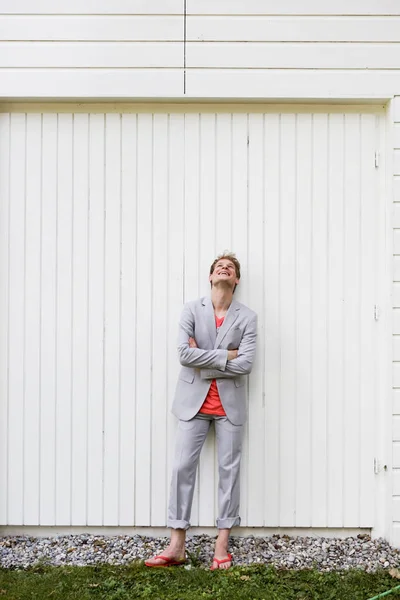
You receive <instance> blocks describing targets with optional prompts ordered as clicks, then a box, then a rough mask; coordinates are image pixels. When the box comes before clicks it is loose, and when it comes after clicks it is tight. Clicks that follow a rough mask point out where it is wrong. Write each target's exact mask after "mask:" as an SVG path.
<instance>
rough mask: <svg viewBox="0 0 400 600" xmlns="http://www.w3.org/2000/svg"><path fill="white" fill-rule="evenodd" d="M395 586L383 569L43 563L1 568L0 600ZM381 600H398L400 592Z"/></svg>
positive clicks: (248, 597)
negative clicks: (218, 568)
mask: <svg viewBox="0 0 400 600" xmlns="http://www.w3.org/2000/svg"><path fill="white" fill-rule="evenodd" d="M399 584H400V581H399V580H398V579H393V578H392V577H391V576H390V575H389V573H388V572H387V571H383V570H382V571H380V572H377V573H365V572H363V571H361V570H359V569H353V570H351V571H342V572H330V573H322V572H320V571H316V570H302V571H293V570H283V569H276V568H274V567H272V566H265V565H252V566H248V567H234V568H232V569H230V570H228V571H218V572H212V571H209V570H206V569H204V568H198V567H192V568H191V569H190V570H186V569H184V568H183V567H172V568H169V569H149V568H147V567H145V566H143V564H141V563H132V564H131V565H130V566H111V565H98V566H87V567H71V566H65V567H51V566H47V565H45V564H42V565H38V566H35V567H32V568H30V569H27V570H10V569H0V600H2V599H3V598H4V599H5V600H28V599H29V600H42V599H43V600H100V599H107V600H126V599H128V598H148V599H150V600H164V599H165V600H167V599H168V600H181V599H184V600H199V599H209V600H211V599H212V600H261V599H264V600H333V599H335V600H336V599H338V600H339V599H340V600H367V599H368V598H371V597H372V596H374V595H377V594H379V593H381V592H384V591H386V590H388V589H391V588H393V587H395V586H396V585H399ZM386 598H387V599H388V600H392V599H393V600H394V599H395V598H397V599H399V598H400V593H399V592H396V593H393V594H391V595H390V596H387V597H386Z"/></svg>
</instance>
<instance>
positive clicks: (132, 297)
mask: <svg viewBox="0 0 400 600" xmlns="http://www.w3.org/2000/svg"><path fill="white" fill-rule="evenodd" d="M136 121H137V116H136V115H128V114H125V115H122V156H121V169H122V182H121V185H122V189H121V199H122V203H121V373H120V386H121V412H120V424H121V431H120V469H121V477H120V481H119V490H120V492H119V497H120V504H119V524H120V525H133V524H134V514H135V513H134V511H135V507H134V498H135V494H134V489H135V487H134V486H135V471H134V467H135V401H136V398H135V379H136V372H135V366H136V354H135V334H136V332H135V320H136V280H135V271H134V265H135V263H136V254H137V247H136V229H137V228H136V204H137V196H136V180H137V170H136V167H137V145H136V144H137V137H136ZM163 524H165V523H163Z"/></svg>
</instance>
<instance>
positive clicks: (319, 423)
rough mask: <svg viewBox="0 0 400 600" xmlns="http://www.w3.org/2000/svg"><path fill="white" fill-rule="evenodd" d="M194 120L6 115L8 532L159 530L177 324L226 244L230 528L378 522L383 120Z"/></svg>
mask: <svg viewBox="0 0 400 600" xmlns="http://www.w3.org/2000/svg"><path fill="white" fill-rule="evenodd" d="M204 110H205V112H198V113H193V112H192V113H188V114H177V113H171V114H167V113H166V112H165V113H162V112H159V113H155V114H149V113H143V112H139V113H137V114H89V113H88V114H66V113H60V114H31V113H29V114H22V113H18V114H15V113H12V114H1V115H0V200H1V206H0V209H1V214H0V223H1V232H0V244H1V250H0V267H1V271H0V284H1V285H0V287H1V298H0V302H1V304H0V331H1V336H0V337H1V348H0V351H1V354H0V375H1V390H0V400H1V414H0V427H1V431H0V444H1V446H0V519H1V521H0V522H1V523H2V524H15V525H18V524H29V525H34V524H42V525H55V524H57V525H85V524H88V525H102V524H103V525H118V524H119V525H143V526H151V525H153V526H156V525H157V526H159V525H164V524H165V523H166V505H167V498H168V490H169V473H170V462H171V454H172V448H173V438H174V430H175V419H174V418H173V417H172V416H171V415H170V413H169V407H170V405H171V402H172V396H173V391H174V386H175V380H176V375H177V372H178V361H177V353H176V348H175V343H176V334H177V323H178V319H179V314H180V311H181V307H182V303H183V301H185V300H189V299H194V298H196V297H198V296H199V295H200V294H206V293H209V287H208V282H207V274H208V269H209V265H210V263H211V262H212V260H213V258H214V257H215V255H216V254H217V253H219V252H221V251H222V250H224V249H226V248H228V249H232V250H234V251H235V252H236V253H237V256H238V257H239V259H240V261H241V262H242V267H243V276H242V281H241V284H240V288H239V289H238V298H239V300H241V301H243V302H245V303H246V304H248V305H249V306H251V307H252V308H253V309H254V310H256V311H257V312H258V314H259V346H258V354H257V360H256V365H255V368H254V371H253V373H252V375H251V379H250V382H249V421H248V426H247V431H246V440H245V455H244V459H243V470H242V511H241V514H242V524H243V525H249V526H271V527H275V526H281V527H285V526H287V527H292V526H294V527H310V526H312V527H323V528H324V527H370V526H373V523H374V519H373V517H374V500H373V498H374V470H373V460H374V435H375V430H374V410H375V399H376V371H375V365H376V355H377V353H378V351H379V348H378V347H377V343H376V328H377V322H376V320H375V319H374V307H375V304H376V292H377V290H376V282H377V279H376V275H377V267H378V263H377V259H376V257H377V243H378V235H377V231H378V223H379V219H380V215H381V209H380V208H379V193H378V192H379V186H378V171H379V169H377V168H376V166H375V151H376V150H377V148H378V144H379V139H378V137H379V123H380V116H379V115H378V114H376V113H374V111H373V110H372V109H371V110H368V111H367V112H363V113H361V112H359V111H358V112H357V110H355V109H353V110H351V109H349V110H343V109H342V111H341V112H340V110H339V109H332V110H328V109H326V108H325V109H323V107H322V108H321V109H311V108H310V110H309V111H308V112H307V111H302V112H295V111H293V112H291V113H290V112H288V111H287V110H286V112H285V111H282V112H279V111H277V112H275V113H273V112H271V111H270V110H269V111H265V112H260V111H259V109H257V112H252V113H250V114H247V113H246V112H240V111H238V112H236V113H233V114H232V113H231V112H223V110H220V111H219V112H212V111H211V112H210V108H208V109H207V108H205V109H204ZM249 110H251V107H249ZM215 465H216V463H215V447H214V440H213V439H212V438H211V439H209V440H208V441H207V443H206V446H205V449H204V454H203V456H202V459H201V465H200V469H199V481H198V487H197V492H196V494H195V500H194V506H193V518H192V524H193V525H197V524H198V525H202V526H209V525H213V524H214V522H215V518H216V516H217V514H216V487H217V470H216V466H215Z"/></svg>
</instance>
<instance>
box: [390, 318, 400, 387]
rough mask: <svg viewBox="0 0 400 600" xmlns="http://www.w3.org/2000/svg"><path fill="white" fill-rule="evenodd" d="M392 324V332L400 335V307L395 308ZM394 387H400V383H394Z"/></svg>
mask: <svg viewBox="0 0 400 600" xmlns="http://www.w3.org/2000/svg"><path fill="white" fill-rule="evenodd" d="M392 324H393V328H392V332H393V333H394V334H395V335H400V309H399V308H394V309H393V318H392ZM398 364H400V363H398ZM394 387H400V385H394Z"/></svg>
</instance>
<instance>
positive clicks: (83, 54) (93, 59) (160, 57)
mask: <svg viewBox="0 0 400 600" xmlns="http://www.w3.org/2000/svg"><path fill="white" fill-rule="evenodd" d="M183 55H184V49H183V41H182V42H167V43H166V42H158V43H157V42H149V43H144V42H107V43H103V42H58V43H54V42H0V67H39V68H40V67H53V68H56V67H58V68H63V67H69V68H71V67H79V68H82V67H88V68H89V67H92V68H99V67H102V68H110V67H124V68H127V67H131V68H135V67H148V68H154V67H170V68H173V67H183Z"/></svg>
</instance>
